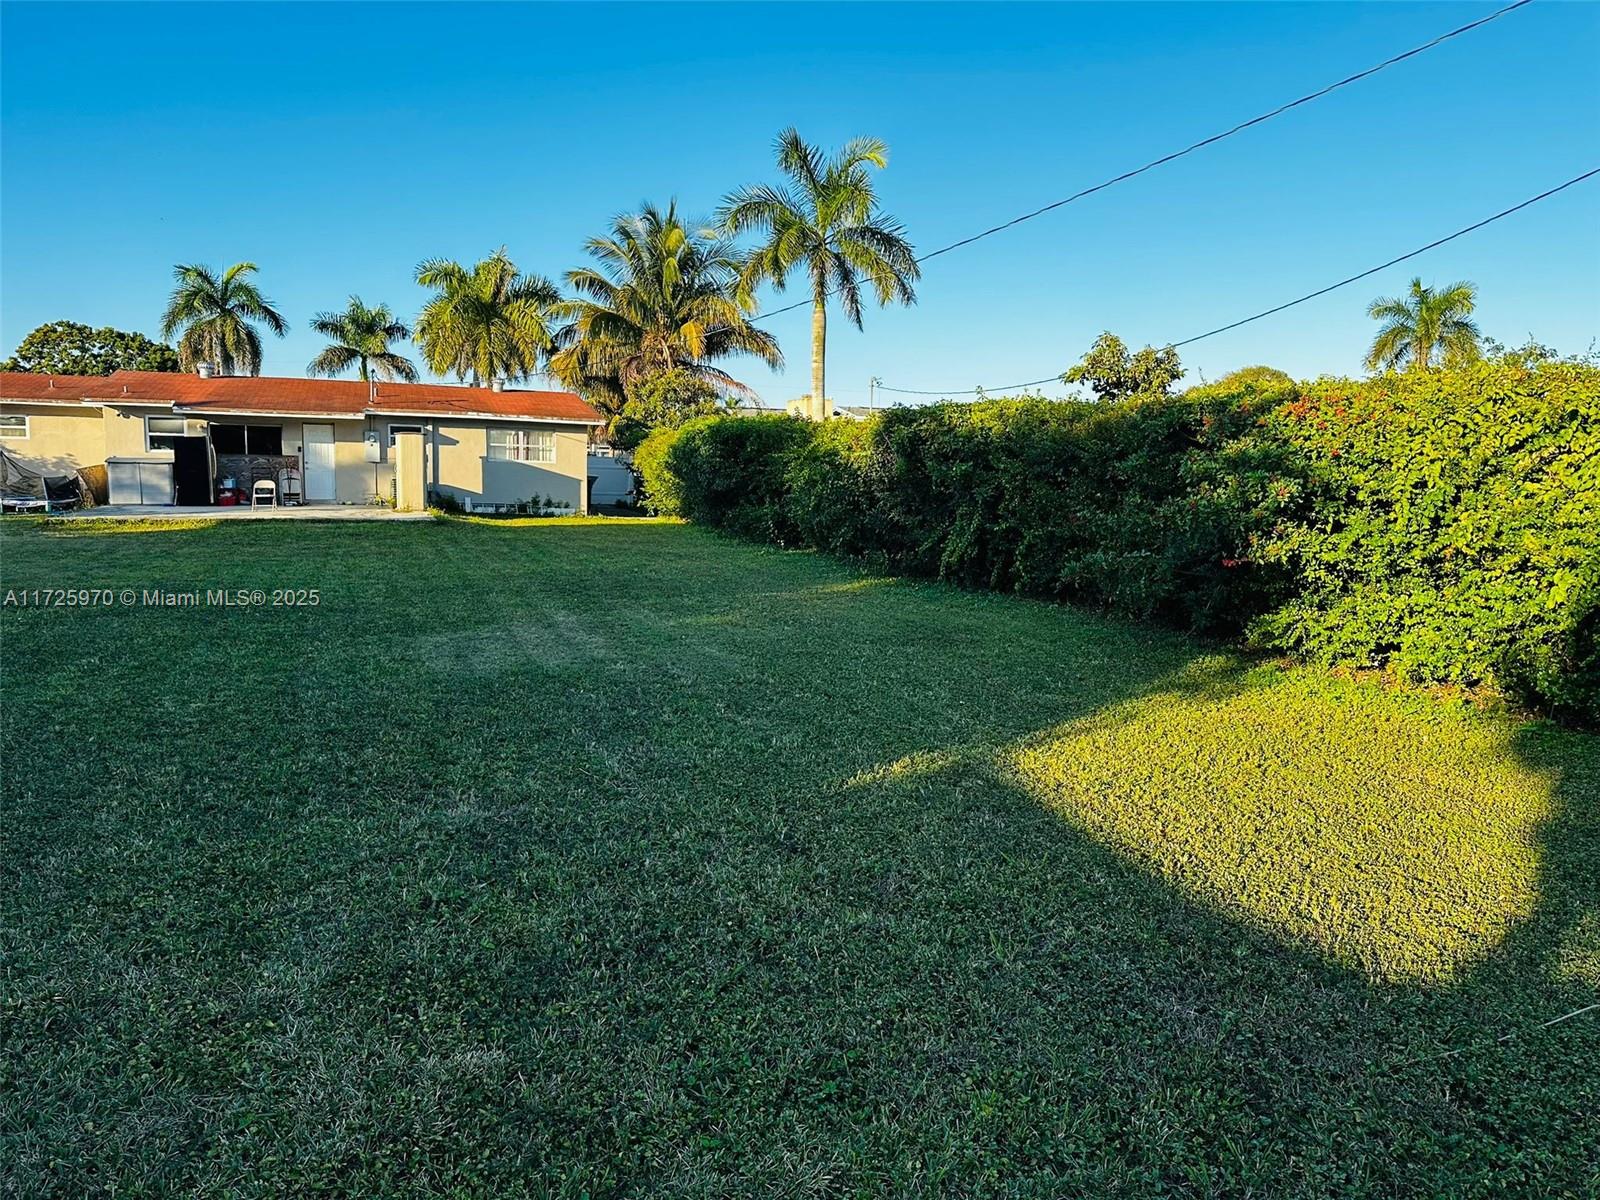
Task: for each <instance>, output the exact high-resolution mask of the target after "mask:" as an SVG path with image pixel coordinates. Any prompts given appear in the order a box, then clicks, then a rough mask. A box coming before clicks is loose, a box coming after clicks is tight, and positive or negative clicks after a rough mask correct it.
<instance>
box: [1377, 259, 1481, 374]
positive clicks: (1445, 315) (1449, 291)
mask: <svg viewBox="0 0 1600 1200" xmlns="http://www.w3.org/2000/svg"><path fill="white" fill-rule="evenodd" d="M1477 296H1478V289H1477V287H1476V286H1474V285H1473V284H1470V283H1467V282H1464V281H1463V282H1461V283H1452V284H1451V285H1450V286H1449V287H1447V288H1444V289H1442V290H1441V291H1437V292H1436V291H1434V290H1433V289H1432V288H1425V287H1423V286H1422V280H1421V279H1413V280H1412V281H1411V290H1410V292H1409V293H1407V294H1406V295H1404V296H1384V297H1380V298H1379V299H1377V300H1374V301H1373V302H1372V303H1371V305H1369V306H1368V308H1367V316H1369V317H1371V318H1373V320H1376V321H1382V322H1383V323H1384V324H1383V328H1382V329H1380V330H1378V336H1377V337H1376V338H1374V339H1373V342H1372V349H1371V350H1370V351H1369V352H1368V354H1367V370H1369V371H1377V370H1380V369H1381V370H1385V371H1389V370H1393V369H1394V368H1396V367H1398V366H1400V365H1401V364H1402V363H1405V364H1408V365H1409V366H1410V367H1412V368H1414V369H1416V370H1419V371H1426V370H1427V369H1428V368H1429V367H1430V366H1432V365H1433V356H1434V352H1435V351H1442V352H1443V354H1444V357H1445V360H1446V361H1461V360H1471V359H1474V358H1477V357H1478V343H1479V341H1480V340H1482V336H1483V335H1482V334H1480V333H1479V332H1478V327H1477V326H1476V325H1475V324H1473V322H1472V320H1471V317H1472V309H1473V305H1474V303H1475V302H1476V300H1477Z"/></svg>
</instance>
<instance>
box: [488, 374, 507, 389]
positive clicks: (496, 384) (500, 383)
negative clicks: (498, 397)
mask: <svg viewBox="0 0 1600 1200" xmlns="http://www.w3.org/2000/svg"><path fill="white" fill-rule="evenodd" d="M489 390H490V391H491V392H503V391H505V390H506V381H505V380H504V379H500V378H499V377H496V378H494V379H491V380H489Z"/></svg>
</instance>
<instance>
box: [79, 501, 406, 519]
mask: <svg viewBox="0 0 1600 1200" xmlns="http://www.w3.org/2000/svg"><path fill="white" fill-rule="evenodd" d="M55 516H57V517H58V518H62V519H66V520H75V521H89V520H100V519H102V518H106V517H110V518H112V519H114V520H139V521H166V520H179V519H182V520H193V519H194V518H196V517H204V518H207V519H211V520H218V521H431V520H433V517H432V516H431V515H430V514H429V513H426V512H395V511H394V509H392V508H383V507H380V506H378V505H364V504H296V505H284V506H281V507H276V508H269V507H266V506H262V507H261V508H251V507H250V506H249V505H188V504H103V505H101V506H100V507H98V508H86V509H81V510H79V511H77V512H66V513H57V514H55Z"/></svg>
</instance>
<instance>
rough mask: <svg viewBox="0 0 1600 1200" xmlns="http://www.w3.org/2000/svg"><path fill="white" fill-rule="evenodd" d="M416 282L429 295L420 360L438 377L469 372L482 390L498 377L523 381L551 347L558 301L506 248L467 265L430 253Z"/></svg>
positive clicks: (421, 321)
mask: <svg viewBox="0 0 1600 1200" xmlns="http://www.w3.org/2000/svg"><path fill="white" fill-rule="evenodd" d="M417 282H418V283H420V284H421V285H422V286H423V287H426V288H433V289H434V291H435V293H436V294H435V295H434V296H433V298H432V299H431V300H429V301H428V303H427V304H425V305H424V306H423V309H422V315H421V316H420V317H418V318H417V327H416V333H415V336H416V340H417V344H418V345H420V346H421V347H422V358H423V361H424V362H426V363H427V364H428V368H429V369H430V370H432V371H433V372H434V373H435V374H438V375H454V376H455V377H456V378H457V379H466V378H468V377H469V376H470V377H471V379H472V382H473V383H474V384H476V385H480V386H483V387H488V386H489V384H490V383H491V382H492V381H493V380H495V379H497V378H505V379H526V378H527V377H528V376H529V375H532V374H533V373H534V372H535V371H537V370H538V369H539V360H540V356H541V355H542V354H544V353H545V352H547V351H548V350H549V348H550V343H551V333H550V310H551V307H552V306H553V305H554V304H555V303H556V302H557V301H558V300H560V299H561V292H560V291H559V290H558V289H557V287H556V285H555V284H553V283H551V282H550V281H549V280H548V279H546V278H544V277H543V276H541V275H523V274H521V273H520V272H518V270H517V264H516V263H514V262H512V261H511V259H510V258H508V257H507V256H506V248H505V247H504V246H502V247H500V249H498V250H496V251H495V252H494V253H493V254H491V255H490V256H489V257H488V258H486V259H484V260H483V261H482V262H479V263H477V264H475V265H474V266H473V267H472V268H471V269H470V270H469V269H468V268H466V267H463V266H462V265H461V264H460V263H458V262H452V261H450V260H449V259H444V258H430V259H428V260H427V261H426V262H424V263H422V264H421V265H420V266H418V267H417Z"/></svg>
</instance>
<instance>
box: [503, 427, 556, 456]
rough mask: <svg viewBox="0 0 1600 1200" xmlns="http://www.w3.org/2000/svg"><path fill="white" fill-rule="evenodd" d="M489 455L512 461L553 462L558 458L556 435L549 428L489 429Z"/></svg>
mask: <svg viewBox="0 0 1600 1200" xmlns="http://www.w3.org/2000/svg"><path fill="white" fill-rule="evenodd" d="M489 457H490V458H506V459H510V460H511V461H512V462H525V463H553V462H555V460H556V435H555V434H554V433H552V432H551V431H550V430H548V429H505V428H494V427H491V428H490V430H489Z"/></svg>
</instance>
